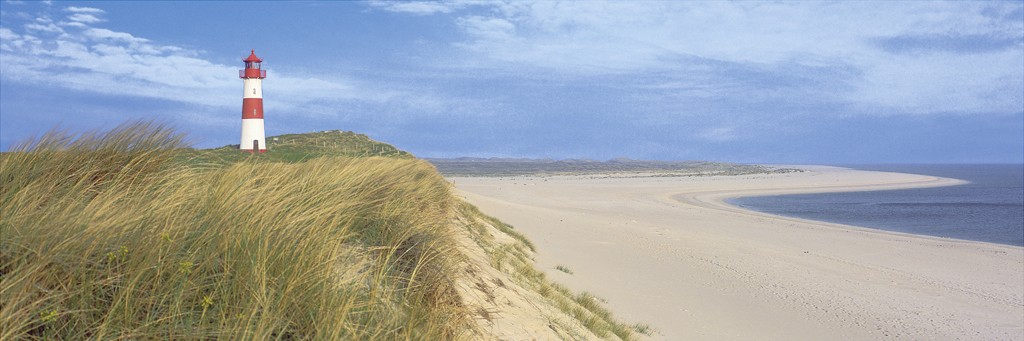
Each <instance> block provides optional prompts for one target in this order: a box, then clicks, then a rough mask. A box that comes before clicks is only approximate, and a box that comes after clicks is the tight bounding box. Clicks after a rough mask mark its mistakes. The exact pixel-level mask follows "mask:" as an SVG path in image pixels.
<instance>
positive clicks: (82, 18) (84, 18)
mask: <svg viewBox="0 0 1024 341" xmlns="http://www.w3.org/2000/svg"><path fill="white" fill-rule="evenodd" d="M68 20H71V21H73V22H80V23H88V24H94V23H98V22H102V21H103V19H100V18H97V17H96V16H95V15H92V14H86V13H75V14H72V15H69V16H68Z"/></svg>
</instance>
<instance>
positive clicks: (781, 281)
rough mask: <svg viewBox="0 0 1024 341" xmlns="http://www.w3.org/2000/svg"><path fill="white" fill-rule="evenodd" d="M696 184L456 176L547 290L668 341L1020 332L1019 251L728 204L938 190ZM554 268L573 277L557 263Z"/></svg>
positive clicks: (709, 179)
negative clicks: (521, 245)
mask: <svg viewBox="0 0 1024 341" xmlns="http://www.w3.org/2000/svg"><path fill="white" fill-rule="evenodd" d="M800 168H803V169H806V170H807V171H806V172H801V173H787V174H771V175H765V174H761V175H741V176H703V177H603V176H590V175H587V176H559V177H517V178H509V177H506V178H451V180H452V181H453V182H454V183H455V186H456V188H458V190H459V191H460V195H462V196H464V197H465V198H466V199H467V200H468V201H469V202H471V203H473V204H475V205H477V206H478V207H479V208H480V209H481V210H482V211H483V212H485V213H487V214H489V215H492V216H495V217H497V218H499V219H501V220H503V221H505V222H507V223H509V224H511V225H513V226H514V227H515V228H516V229H517V230H519V231H521V232H522V233H524V234H525V235H526V236H527V237H528V238H530V239H531V240H532V241H533V242H534V243H535V244H536V245H537V250H538V254H537V262H538V265H539V267H541V268H543V269H544V270H545V271H546V272H547V274H548V275H549V276H550V277H551V278H552V279H554V280H555V281H558V282H561V283H563V284H565V285H567V286H568V287H570V288H572V289H573V290H582V291H588V292H591V293H593V294H595V295H596V296H598V297H602V298H604V299H606V300H607V301H608V306H609V308H610V309H611V310H612V311H613V312H615V314H616V315H617V316H618V317H619V318H620V319H621V320H623V321H624V322H628V323H635V322H641V323H648V324H650V325H651V326H652V327H654V328H655V329H656V330H657V332H656V333H655V334H654V336H653V339H659V340H660V339H665V340H828V339H907V340H910V339H916V340H922V339H943V340H949V339H972V340H1001V339H1008V340H1020V339H1024V249H1022V248H1020V247H1014V246H1006V245H998V244H991V243H982V242H972V241H962V240H952V239H943V238H933V237H925V236H917V235H909V234H902V233H893V232H885V231H880V230H873V229H867V228H861V227H854V226H846V225H839V224H831V223H823V222H815V221H808V220H801V219H793V218H785V217H779V216H774V215H769V214H764V213H758V212H753V211H748V210H744V209H740V208H737V207H733V206H730V205H728V204H725V203H724V202H723V200H724V199H725V198H729V197H737V196H746V195H753V194H782V193H809V192H831V191H854V190H877V189H895V188H910V187H928V186H944V185H954V184H957V183H958V181H957V180H952V179H943V178H936V177H930V176H921V175H909V174H897V173H881V172H867V171H857V170H849V169H842V168H833V167H821V166H811V167H803V166H801V167H800ZM556 265H564V266H566V267H568V268H569V269H571V270H572V271H573V274H572V275H570V274H566V273H563V272H561V271H559V270H555V266H556Z"/></svg>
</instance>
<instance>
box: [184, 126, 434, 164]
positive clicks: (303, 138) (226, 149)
mask: <svg viewBox="0 0 1024 341" xmlns="http://www.w3.org/2000/svg"><path fill="white" fill-rule="evenodd" d="M266 141H267V147H268V148H269V150H270V152H268V153H264V154H257V155H255V156H256V157H259V158H261V159H263V160H264V161H276V162H302V161H306V160H311V159H315V158H321V157H370V156H380V157H388V158H402V159H412V158H414V156H413V155H412V154H409V153H408V152H406V151H403V150H399V149H398V148H395V147H394V146H392V145H390V144H387V143H383V142H377V141H374V140H372V139H370V138H369V137H368V136H366V135H363V134H357V133H354V132H351V131H341V130H325V131H320V132H314V133H305V134H285V135H278V136H269V137H267V139H266ZM250 156H253V155H252V154H250V153H245V152H241V151H239V150H238V145H237V144H236V145H227V146H223V147H220V148H214V149H191V150H188V151H186V152H185V153H183V154H182V155H181V157H182V158H184V159H185V160H188V161H189V162H190V163H192V164H208V165H226V164H232V163H236V162H239V161H242V160H245V159H247V158H249V157H250Z"/></svg>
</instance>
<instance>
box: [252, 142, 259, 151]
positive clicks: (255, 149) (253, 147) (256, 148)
mask: <svg viewBox="0 0 1024 341" xmlns="http://www.w3.org/2000/svg"><path fill="white" fill-rule="evenodd" d="M252 151H253V152H258V151H260V140H252Z"/></svg>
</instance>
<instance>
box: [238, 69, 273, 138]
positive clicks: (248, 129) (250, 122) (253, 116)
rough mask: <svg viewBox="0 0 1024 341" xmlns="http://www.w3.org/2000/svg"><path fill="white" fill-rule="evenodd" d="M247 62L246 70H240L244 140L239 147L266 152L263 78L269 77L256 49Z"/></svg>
mask: <svg viewBox="0 0 1024 341" xmlns="http://www.w3.org/2000/svg"><path fill="white" fill-rule="evenodd" d="M242 61H243V62H245V70H239V71H238V77H239V78H241V79H242V88H243V91H244V92H243V93H242V140H241V141H242V142H241V143H240V144H239V146H238V149H240V150H242V151H247V152H251V153H256V152H259V153H264V152H266V151H267V143H266V138H265V134H264V131H263V79H264V78H267V70H263V69H262V68H261V65H260V64H261V63H263V60H262V59H260V58H259V57H256V50H252V51H251V52H250V53H249V57H247V58H245V59H243V60H242Z"/></svg>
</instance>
